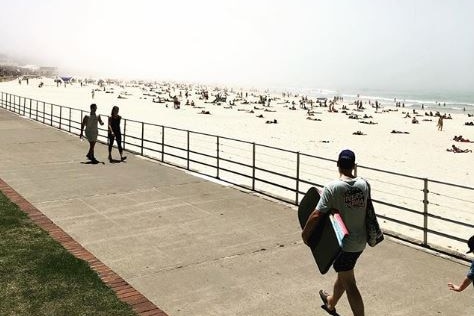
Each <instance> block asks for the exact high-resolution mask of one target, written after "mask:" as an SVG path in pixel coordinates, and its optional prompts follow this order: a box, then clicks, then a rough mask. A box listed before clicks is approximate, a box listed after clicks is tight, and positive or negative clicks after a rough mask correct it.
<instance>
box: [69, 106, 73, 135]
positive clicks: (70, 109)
mask: <svg viewBox="0 0 474 316" xmlns="http://www.w3.org/2000/svg"><path fill="white" fill-rule="evenodd" d="M71 112H72V108H69V122H68V130H69V133H70V132H71V120H72V117H71Z"/></svg>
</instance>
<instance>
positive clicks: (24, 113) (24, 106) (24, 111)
mask: <svg viewBox="0 0 474 316" xmlns="http://www.w3.org/2000/svg"><path fill="white" fill-rule="evenodd" d="M25 115H26V98H23V116H25Z"/></svg>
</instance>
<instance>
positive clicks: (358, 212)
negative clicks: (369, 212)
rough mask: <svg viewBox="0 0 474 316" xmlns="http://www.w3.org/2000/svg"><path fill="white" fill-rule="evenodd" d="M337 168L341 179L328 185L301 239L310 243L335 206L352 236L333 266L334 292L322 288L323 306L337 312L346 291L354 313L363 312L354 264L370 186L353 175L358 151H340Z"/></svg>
mask: <svg viewBox="0 0 474 316" xmlns="http://www.w3.org/2000/svg"><path fill="white" fill-rule="evenodd" d="M337 167H338V170H339V179H337V180H334V181H332V182H330V183H329V184H327V185H326V186H325V188H324V191H323V193H322V195H321V199H320V200H319V203H318V205H317V206H316V209H315V210H314V211H313V213H312V214H311V215H310V216H309V218H308V221H307V222H306V225H305V227H304V229H303V232H302V238H303V241H304V242H305V244H308V241H309V239H310V236H311V234H312V232H313V230H314V229H315V227H316V225H317V223H318V222H319V220H320V218H321V215H322V214H324V213H327V212H330V211H331V210H334V209H336V210H338V211H339V212H340V214H341V216H342V219H343V220H344V222H345V224H346V226H347V229H348V230H349V235H348V237H346V238H345V239H344V240H343V246H342V252H341V254H340V255H339V256H338V257H337V259H336V261H335V262H334V265H333V268H334V270H336V272H337V279H336V281H335V283H334V289H333V293H332V294H329V293H327V292H326V291H324V290H320V291H319V295H320V296H321V299H322V301H323V303H324V305H323V308H324V309H325V310H326V311H327V312H328V313H329V314H332V315H334V314H335V312H336V305H337V303H338V301H339V299H340V298H341V297H342V295H343V294H344V292H346V293H347V298H348V300H349V304H350V306H351V309H352V312H353V314H354V315H364V302H363V300H362V296H361V294H360V292H359V289H358V288H357V284H356V279H355V276H354V267H355V265H356V262H357V259H358V258H359V256H360V255H361V254H362V252H363V251H364V249H365V245H366V243H367V232H366V224H365V220H366V209H367V205H368V204H367V203H368V199H369V196H370V187H369V184H368V182H367V181H366V180H364V179H362V178H359V177H355V176H354V175H353V170H354V167H355V154H354V152H352V151H351V150H347V149H346V150H343V151H341V153H340V154H339V157H338V160H337Z"/></svg>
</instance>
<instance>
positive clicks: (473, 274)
mask: <svg viewBox="0 0 474 316" xmlns="http://www.w3.org/2000/svg"><path fill="white" fill-rule="evenodd" d="M467 246H468V247H469V251H468V252H467V253H473V252H474V236H471V238H469V240H468V241H467ZM473 281H474V260H473V261H472V262H471V267H470V268H469V271H468V272H467V275H466V277H465V278H464V280H462V282H461V284H460V285H456V284H453V283H451V282H449V283H448V288H449V289H450V290H451V291H455V292H462V291H464V290H465V289H466V288H467V287H468V286H469V285H470V284H471V283H473ZM473 285H474V284H473Z"/></svg>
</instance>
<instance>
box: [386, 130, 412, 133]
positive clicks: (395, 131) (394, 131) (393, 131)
mask: <svg viewBox="0 0 474 316" xmlns="http://www.w3.org/2000/svg"><path fill="white" fill-rule="evenodd" d="M390 133H392V134H410V133H409V132H402V131H397V130H392V131H391V132H390Z"/></svg>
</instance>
